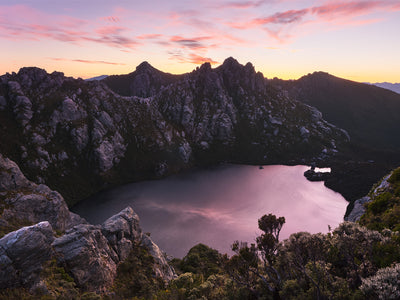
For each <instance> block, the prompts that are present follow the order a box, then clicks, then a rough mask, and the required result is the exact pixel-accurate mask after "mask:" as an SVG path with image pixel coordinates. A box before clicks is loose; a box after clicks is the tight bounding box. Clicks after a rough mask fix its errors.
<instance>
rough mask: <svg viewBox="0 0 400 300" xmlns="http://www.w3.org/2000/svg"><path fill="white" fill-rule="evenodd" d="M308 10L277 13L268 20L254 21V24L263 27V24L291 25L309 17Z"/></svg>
mask: <svg viewBox="0 0 400 300" xmlns="http://www.w3.org/2000/svg"><path fill="white" fill-rule="evenodd" d="M308 12H309V10H308V9H301V10H288V11H285V12H281V13H276V14H274V15H272V16H270V17H267V18H259V19H255V20H253V24H256V25H263V24H270V23H273V24H289V23H294V22H299V21H301V20H302V18H303V17H304V16H305V15H307V13H308Z"/></svg>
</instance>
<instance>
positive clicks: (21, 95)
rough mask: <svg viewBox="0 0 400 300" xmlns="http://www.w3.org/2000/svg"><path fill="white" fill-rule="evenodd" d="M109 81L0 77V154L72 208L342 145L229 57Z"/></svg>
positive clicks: (314, 116)
mask: <svg viewBox="0 0 400 300" xmlns="http://www.w3.org/2000/svg"><path fill="white" fill-rule="evenodd" d="M110 78H111V77H108V78H106V79H105V80H104V82H97V81H94V82H85V81H83V80H79V79H73V78H67V77H65V76H64V75H63V74H62V73H57V72H54V73H52V74H48V73H46V72H45V71H44V70H41V69H37V68H23V69H21V70H20V71H19V72H18V74H15V73H13V74H6V75H3V76H1V80H0V82H1V83H0V134H1V135H2V140H3V141H4V142H2V143H1V145H0V153H3V154H4V155H7V156H8V157H10V158H11V159H13V160H14V161H16V162H17V163H18V165H19V166H20V167H21V169H22V170H23V172H24V174H26V175H27V177H28V178H29V179H30V180H33V181H34V182H36V183H37V184H40V183H45V184H47V185H48V186H50V187H51V188H52V189H55V190H57V191H59V192H60V193H61V194H62V195H63V196H64V197H65V198H66V199H67V201H68V202H69V203H70V204H72V203H74V202H76V201H78V200H80V199H82V198H84V197H86V196H88V195H90V194H92V193H93V192H95V191H97V190H99V189H100V188H102V187H105V186H107V185H109V184H113V183H121V182H126V181H132V180H138V179H145V178H154V177H157V176H164V175H166V174H169V173H171V172H176V171H179V170H181V169H183V168H189V167H191V166H193V165H204V164H209V163H218V162H239V163H243V162H245V163H254V164H266V163H288V162H292V163H301V162H303V163H305V162H306V161H310V160H324V159H326V158H327V157H330V156H332V155H334V153H335V152H336V151H337V146H338V145H340V144H341V143H344V142H346V141H347V140H348V136H347V134H346V132H344V131H343V130H340V129H338V128H336V127H335V126H333V125H331V124H329V123H327V122H326V121H324V120H323V119H322V116H321V113H320V112H319V111H317V110H316V109H315V108H312V107H310V106H307V105H305V104H302V103H300V102H297V101H293V100H291V99H289V98H288V97H287V96H286V95H285V93H282V92H280V91H279V90H278V89H275V88H273V87H272V86H271V85H269V84H267V83H266V81H265V80H264V78H263V76H262V74H261V73H256V72H255V71H254V67H253V66H252V65H251V64H247V65H246V66H243V65H240V64H239V63H238V62H237V61H236V60H234V59H233V58H229V59H227V60H226V61H225V62H224V64H223V65H222V66H220V67H219V68H216V69H212V68H211V67H210V65H209V64H204V65H202V66H201V67H200V68H198V69H196V70H195V71H193V72H192V73H189V74H184V75H180V76H173V75H170V74H165V73H162V72H160V71H158V70H156V69H154V68H152V67H151V66H150V65H149V64H147V63H143V64H142V65H140V66H139V67H138V68H137V70H136V71H135V72H134V73H132V75H131V76H126V77H123V78H122V79H121V78H120V77H112V80H113V81H112V82H113V83H111V81H110V80H111V79H110ZM107 84H109V85H110V87H111V88H112V89H114V91H113V90H111V89H110V87H109V86H107ZM116 85H118V86H125V87H126V86H128V90H129V93H126V94H127V95H130V96H129V97H128V96H121V95H119V94H117V93H116V92H120V89H118V88H116Z"/></svg>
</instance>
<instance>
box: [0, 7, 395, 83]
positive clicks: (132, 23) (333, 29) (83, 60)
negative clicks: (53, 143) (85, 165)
mask: <svg viewBox="0 0 400 300" xmlns="http://www.w3.org/2000/svg"><path fill="white" fill-rule="evenodd" d="M399 29H400V1H399V0H376V1H371V0H326V1H324V0H322V1H313V0H254V1H247V0H222V1H218V0H196V1H192V0H168V1H161V0H152V1H143V0H140V1H137V0H113V1H109V0H78V1H77V0H68V1H66V0H0V74H5V73H6V72H18V70H19V69H20V68H21V67H28V66H36V67H40V68H44V69H46V70H47V71H48V72H53V71H61V72H64V73H65V75H67V76H73V77H81V78H90V77H94V76H99V75H103V74H107V75H112V74H127V73H130V72H133V71H134V70H135V68H136V66H137V65H139V64H140V63H141V62H143V61H148V62H149V63H150V64H151V65H153V66H154V67H156V68H157V69H159V70H162V71H164V72H169V73H174V74H181V73H185V72H190V71H192V70H193V69H195V68H196V67H197V66H199V65H201V64H202V63H204V62H210V63H211V64H212V65H213V66H214V67H217V66H218V65H220V64H221V63H223V61H224V60H225V59H226V58H227V57H230V56H232V57H234V58H236V59H237V60H238V61H239V62H240V63H242V64H246V63H247V62H251V63H252V64H253V65H254V67H255V69H256V70H257V71H260V72H262V73H263V74H264V76H265V77H267V78H273V77H278V78H282V79H297V78H299V77H301V76H303V75H306V74H308V73H312V72H314V71H324V72H328V73H330V74H333V75H335V76H339V77H342V78H347V79H351V80H354V81H360V82H383V81H386V82H400V59H399V49H400V34H399V33H398V30H399Z"/></svg>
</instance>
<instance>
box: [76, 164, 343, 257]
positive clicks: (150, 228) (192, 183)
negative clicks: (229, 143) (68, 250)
mask: <svg viewBox="0 0 400 300" xmlns="http://www.w3.org/2000/svg"><path fill="white" fill-rule="evenodd" d="M307 169H309V167H307V166H282V165H272V166H264V168H263V169H260V168H259V167H258V166H247V165H225V166H221V167H217V168H213V169H206V170H197V171H192V172H186V173H182V174H179V175H176V176H171V177H168V178H165V179H161V180H154V181H144V182H137V183H132V184H128V185H123V186H120V187H117V188H114V189H110V190H106V191H103V192H101V193H99V194H97V195H94V196H92V197H90V198H89V199H87V200H84V201H83V202H81V203H79V204H78V205H77V206H75V207H74V208H73V209H72V210H73V211H74V212H76V213H78V214H79V215H81V216H82V217H84V218H86V219H87V220H88V221H89V222H90V223H93V224H99V223H102V222H103V221H105V220H106V219H107V218H109V217H110V216H112V215H113V214H116V213H118V212H119V211H121V210H122V209H124V208H125V207H126V206H131V207H132V208H133V209H134V210H135V211H136V213H137V214H138V215H139V217H140V224H141V227H142V229H143V232H150V233H151V237H152V239H153V240H154V241H155V242H156V243H157V244H158V245H159V246H160V248H161V249H162V250H163V251H165V252H166V253H167V254H169V255H172V256H174V257H179V258H181V257H183V256H184V255H186V254H187V252H188V250H189V249H190V248H191V247H192V246H194V245H196V244H198V243H204V244H206V245H208V246H210V247H212V248H215V249H217V250H219V251H220V252H222V253H231V252H230V245H231V244H232V243H233V242H234V241H235V240H239V241H247V242H254V241H255V237H256V236H257V234H259V233H260V231H259V230H258V219H259V218H260V217H261V216H262V215H264V214H268V213H273V214H275V215H276V216H278V217H280V216H284V217H285V218H286V223H285V225H284V226H283V229H282V231H281V235H280V238H281V239H284V238H287V237H289V235H290V234H291V233H294V232H298V231H308V232H310V233H317V232H323V233H326V232H328V225H330V226H331V227H332V228H335V227H336V226H337V225H338V224H339V223H340V222H342V221H343V216H344V214H345V210H346V206H347V201H346V200H345V199H344V198H343V197H342V196H341V195H340V194H339V193H336V192H334V191H332V190H330V189H328V188H327V187H325V186H324V184H323V182H310V181H308V180H307V179H306V178H305V177H304V176H303V173H304V171H306V170H307Z"/></svg>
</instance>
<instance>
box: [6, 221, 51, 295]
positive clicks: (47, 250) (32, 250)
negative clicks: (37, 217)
mask: <svg viewBox="0 0 400 300" xmlns="http://www.w3.org/2000/svg"><path fill="white" fill-rule="evenodd" d="M53 240H54V237H53V229H52V227H51V225H50V223H49V222H40V223H38V224H36V225H33V226H29V227H23V228H21V229H19V230H17V231H13V232H11V233H9V234H7V235H5V236H4V237H3V238H2V239H0V266H1V267H0V288H13V287H20V286H24V287H27V288H31V287H33V286H35V285H37V284H38V283H39V282H40V272H41V271H42V266H43V264H44V263H45V262H46V261H48V260H49V259H50V258H51V243H52V242H53Z"/></svg>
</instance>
